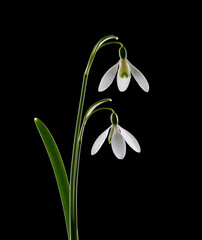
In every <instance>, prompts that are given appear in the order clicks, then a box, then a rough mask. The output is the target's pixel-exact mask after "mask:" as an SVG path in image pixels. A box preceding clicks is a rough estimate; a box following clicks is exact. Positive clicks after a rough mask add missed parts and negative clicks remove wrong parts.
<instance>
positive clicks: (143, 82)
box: [127, 60, 149, 92]
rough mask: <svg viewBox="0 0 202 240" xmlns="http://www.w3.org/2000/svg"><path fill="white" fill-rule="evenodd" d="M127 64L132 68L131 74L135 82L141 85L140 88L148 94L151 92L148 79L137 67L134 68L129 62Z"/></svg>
mask: <svg viewBox="0 0 202 240" xmlns="http://www.w3.org/2000/svg"><path fill="white" fill-rule="evenodd" d="M127 62H128V64H129V66H130V70H131V73H132V75H133V77H134V78H135V80H136V81H137V83H138V84H139V86H140V87H141V88H142V89H143V90H144V91H145V92H148V91H149V83H148V82H147V79H146V78H145V76H144V75H143V74H142V73H141V72H140V71H139V70H138V69H137V68H136V67H135V66H133V65H132V64H131V63H130V62H129V61H128V60H127Z"/></svg>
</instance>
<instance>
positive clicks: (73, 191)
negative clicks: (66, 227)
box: [69, 35, 118, 240]
mask: <svg viewBox="0 0 202 240" xmlns="http://www.w3.org/2000/svg"><path fill="white" fill-rule="evenodd" d="M110 39H118V38H117V37H116V36H113V35H109V36H106V37H103V38H102V39H100V41H98V42H97V44H96V45H95V46H94V48H93V50H92V53H91V55H90V58H89V61H88V64H87V67H86V70H85V72H84V77H83V83H82V88H81V95H80V102H79V108H78V114H77V121H76V128H75V135H74V143H73V152H72V164H71V173H70V199H69V200H70V201H69V202H70V204H69V205H70V240H78V232H77V229H78V227H77V182H78V171H79V170H78V169H79V155H80V148H81V146H80V143H79V132H80V129H81V118H82V113H83V106H84V100H85V93H86V87H87V81H88V74H89V71H90V68H91V66H92V63H93V60H94V58H95V55H96V52H97V51H98V50H99V48H100V46H101V45H102V44H103V43H104V42H105V41H107V40H110Z"/></svg>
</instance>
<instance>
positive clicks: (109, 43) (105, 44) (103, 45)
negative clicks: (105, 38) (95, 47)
mask: <svg viewBox="0 0 202 240" xmlns="http://www.w3.org/2000/svg"><path fill="white" fill-rule="evenodd" d="M111 44H119V45H121V47H123V44H122V43H121V42H108V43H104V44H102V45H101V46H100V47H99V49H100V48H102V47H105V46H107V45H111Z"/></svg>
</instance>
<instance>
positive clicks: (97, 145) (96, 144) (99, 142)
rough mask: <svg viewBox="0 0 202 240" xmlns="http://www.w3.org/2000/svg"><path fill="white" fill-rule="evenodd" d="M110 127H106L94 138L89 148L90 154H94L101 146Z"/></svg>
mask: <svg viewBox="0 0 202 240" xmlns="http://www.w3.org/2000/svg"><path fill="white" fill-rule="evenodd" d="M110 128H111V126H110V127H109V128H107V129H106V130H105V131H104V132H103V133H101V134H100V136H99V137H98V138H97V139H96V140H95V142H94V144H93V146H92V149H91V155H94V154H96V153H97V152H98V151H99V150H100V148H101V147H102V144H103V143H104V141H105V139H106V138H107V135H108V132H109V129H110Z"/></svg>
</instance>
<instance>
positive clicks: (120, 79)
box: [98, 47, 149, 92]
mask: <svg viewBox="0 0 202 240" xmlns="http://www.w3.org/2000/svg"><path fill="white" fill-rule="evenodd" d="M119 55H120V60H119V61H118V63H116V64H115V65H114V66H113V67H111V68H110V69H109V70H108V71H107V72H106V73H105V75H104V76H103V77H102V79H101V81H100V84H99V87H98V91H99V92H102V91H104V90H106V89H107V88H108V87H109V86H110V85H111V84H112V82H113V80H114V78H115V76H116V73H117V71H118V73H117V85H118V89H119V91H120V92H124V91H125V90H126V89H127V88H128V86H129V83H130V79H131V73H132V75H133V77H134V79H135V80H136V81H137V83H138V84H139V86H140V87H141V88H142V89H143V90H144V91H145V92H148V91H149V84H148V82H147V80H146V78H145V76H144V75H143V74H142V73H141V72H140V71H139V70H138V69H137V68H136V67H135V66H133V65H132V64H131V63H130V62H129V61H128V60H127V52H126V49H125V48H124V47H121V48H120V49H119Z"/></svg>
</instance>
